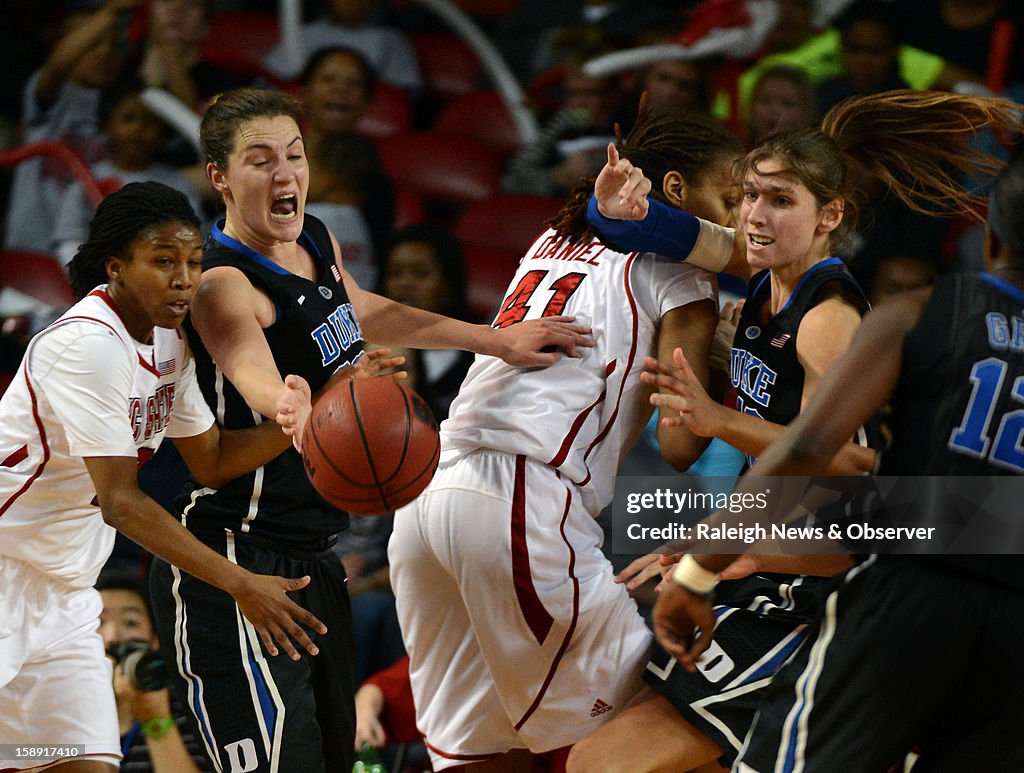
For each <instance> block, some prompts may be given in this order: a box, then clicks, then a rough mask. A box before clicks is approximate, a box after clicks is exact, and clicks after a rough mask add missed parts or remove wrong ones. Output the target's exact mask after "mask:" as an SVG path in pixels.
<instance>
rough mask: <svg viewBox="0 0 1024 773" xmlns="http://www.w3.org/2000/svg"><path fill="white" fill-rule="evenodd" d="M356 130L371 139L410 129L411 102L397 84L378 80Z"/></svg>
mask: <svg viewBox="0 0 1024 773" xmlns="http://www.w3.org/2000/svg"><path fill="white" fill-rule="evenodd" d="M356 131H357V132H359V133H360V134H364V135H366V136H367V137H372V138H373V139H380V138H381V137H390V136H392V135H393V134H404V133H405V132H409V131H412V104H410V102H409V95H408V94H406V93H405V92H404V91H403V90H402V89H400V88H399V87H398V86H394V85H392V84H390V83H386V82H384V81H378V83H377V85H376V86H375V88H374V92H373V100H372V101H371V102H370V107H369V109H368V110H367V111H366V113H365V114H364V115H363V117H362V118H360V119H359V123H358V124H356Z"/></svg>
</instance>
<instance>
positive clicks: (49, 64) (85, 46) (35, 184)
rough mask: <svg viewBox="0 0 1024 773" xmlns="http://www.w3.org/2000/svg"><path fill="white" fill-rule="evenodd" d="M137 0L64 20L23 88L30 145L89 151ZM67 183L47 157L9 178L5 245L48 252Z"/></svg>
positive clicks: (118, 0) (115, 0)
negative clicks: (103, 96) (51, 143)
mask: <svg viewBox="0 0 1024 773" xmlns="http://www.w3.org/2000/svg"><path fill="white" fill-rule="evenodd" d="M137 3H138V0H107V2H106V3H104V4H103V6H102V7H100V8H99V9H97V10H89V11H78V12H75V13H72V14H70V15H69V16H68V17H67V18H66V19H65V21H64V24H63V35H62V37H61V39H60V40H59V41H58V42H57V44H56V45H55V46H54V48H53V51H52V52H51V53H50V56H49V57H48V58H47V60H46V62H45V63H44V64H43V66H42V68H41V69H39V70H38V71H37V72H36V73H35V74H33V75H32V77H31V78H30V79H29V81H28V83H27V84H26V85H25V91H24V108H23V111H22V123H23V125H24V130H23V132H24V133H23V140H24V142H25V143H30V142H39V141H42V140H61V141H63V142H65V143H67V144H69V145H71V146H72V147H73V148H74V149H76V150H78V151H79V152H80V153H82V154H83V155H85V156H86V157H87V158H88V157H90V156H91V144H92V143H93V142H94V140H95V138H96V135H98V134H99V131H100V123H99V115H98V110H99V101H100V94H101V91H102V89H103V88H105V87H107V86H109V85H110V84H111V83H113V82H114V81H116V80H117V78H118V77H119V75H120V73H121V70H122V67H123V65H124V55H123V52H122V49H121V45H122V43H123V34H122V31H123V30H124V29H125V25H126V23H127V22H128V20H129V16H130V14H131V13H132V11H133V9H134V8H135V6H136V4H137ZM66 184H67V178H66V173H65V170H63V169H54V170H51V169H50V168H48V166H47V164H46V162H45V161H44V160H42V159H30V160H28V161H25V162H22V163H21V164H19V165H18V166H17V168H16V169H15V171H14V176H13V179H12V182H11V191H10V201H9V204H8V207H7V221H6V228H5V234H4V245H5V246H7V247H20V248H22V249H29V250H36V251H38V252H47V251H48V250H49V249H50V248H51V240H50V237H51V234H52V233H53V225H54V222H55V221H56V216H57V203H58V202H59V201H60V199H61V193H62V192H63V190H64V188H65V186H66Z"/></svg>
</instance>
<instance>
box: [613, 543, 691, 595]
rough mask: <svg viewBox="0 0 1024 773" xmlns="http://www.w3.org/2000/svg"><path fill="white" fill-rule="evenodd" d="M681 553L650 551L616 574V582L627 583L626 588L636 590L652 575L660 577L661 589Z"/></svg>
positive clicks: (658, 587) (659, 587) (659, 584)
mask: <svg viewBox="0 0 1024 773" xmlns="http://www.w3.org/2000/svg"><path fill="white" fill-rule="evenodd" d="M681 556H682V554H681V553H669V554H665V553H648V554H647V555H646V556H640V558H636V559H633V561H631V562H630V564H629V566H627V567H626V568H625V569H623V570H622V571H621V572H619V573H618V574H617V575H615V582H617V583H625V585H626V590H630V591H632V590H636V589H637V588H639V587H640V586H641V585H643V584H644V583H645V582H647V581H648V580H649V579H651V578H652V577H660V578H661V581H660V582H659V583H658V586H657V588H655V590H657V591H658V592H660V591H661V588H662V586H663V585H664V583H665V577H666V576H667V575H668V573H669V572H670V571H671V570H672V568H673V567H674V566H675V565H676V564H677V563H678V562H679V559H680V557H681Z"/></svg>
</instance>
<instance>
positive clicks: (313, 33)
mask: <svg viewBox="0 0 1024 773" xmlns="http://www.w3.org/2000/svg"><path fill="white" fill-rule="evenodd" d="M380 7H381V4H380V2H379V0H330V10H329V11H328V14H327V15H326V16H325V17H324V18H322V19H319V20H317V21H314V22H311V23H309V24H305V25H303V27H302V33H301V37H300V40H301V45H302V50H301V52H300V63H299V66H298V67H297V68H296V67H295V66H294V65H293V64H292V61H291V56H290V55H291V53H293V52H289V51H286V50H285V48H284V44H283V43H281V42H279V43H278V44H277V45H276V46H274V48H272V49H271V50H270V53H268V54H267V56H266V58H265V59H264V60H263V63H264V65H265V66H266V68H267V69H268V70H269V71H270V72H272V73H274V74H275V75H277V76H278V77H280V78H282V79H284V80H290V79H293V78H295V77H297V76H298V75H299V74H300V73H301V72H302V68H303V67H304V66H305V64H306V62H307V61H308V60H309V57H310V55H311V54H312V53H313V52H315V51H317V50H319V49H321V48H324V47H327V46H347V47H349V48H353V49H355V50H356V51H358V52H359V53H361V54H362V55H363V56H364V57H366V60H367V61H368V62H369V63H370V67H372V68H373V71H374V73H376V75H377V77H379V78H380V79H381V80H384V81H387V82H388V83H393V84H394V85H396V86H398V87H399V88H402V89H405V90H406V91H408V92H410V93H413V94H415V93H417V92H419V91H420V89H421V88H422V87H423V79H422V77H421V76H420V66H419V62H418V61H417V60H416V52H415V50H414V49H413V47H412V44H411V43H410V42H409V40H408V38H406V37H405V34H404V33H402V31H401V30H399V29H397V28H393V27H387V26H383V25H381V24H378V23H376V22H375V21H374V15H375V13H376V12H377V11H379V10H380Z"/></svg>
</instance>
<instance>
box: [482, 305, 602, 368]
mask: <svg viewBox="0 0 1024 773" xmlns="http://www.w3.org/2000/svg"><path fill="white" fill-rule="evenodd" d="M575 319H576V318H575V317H543V318H542V319H531V320H527V321H526V322H519V323H517V324H515V325H510V326H508V327H504V328H499V329H497V330H495V331H494V334H493V335H494V337H495V340H496V342H497V345H496V347H495V354H496V355H497V356H498V357H500V358H501V359H503V360H504V361H505V362H507V363H508V364H509V365H514V366H516V367H527V368H529V367H537V366H543V365H550V364H552V363H553V362H557V361H558V360H560V359H561V358H562V356H563V355H565V356H568V357H582V356H583V353H582V352H581V351H580V349H581V348H585V347H590V346H593V345H594V339H592V338H591V337H590V334H591V332H592V331H591V329H590V327H589V326H587V325H580V324H576V323H575Z"/></svg>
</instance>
